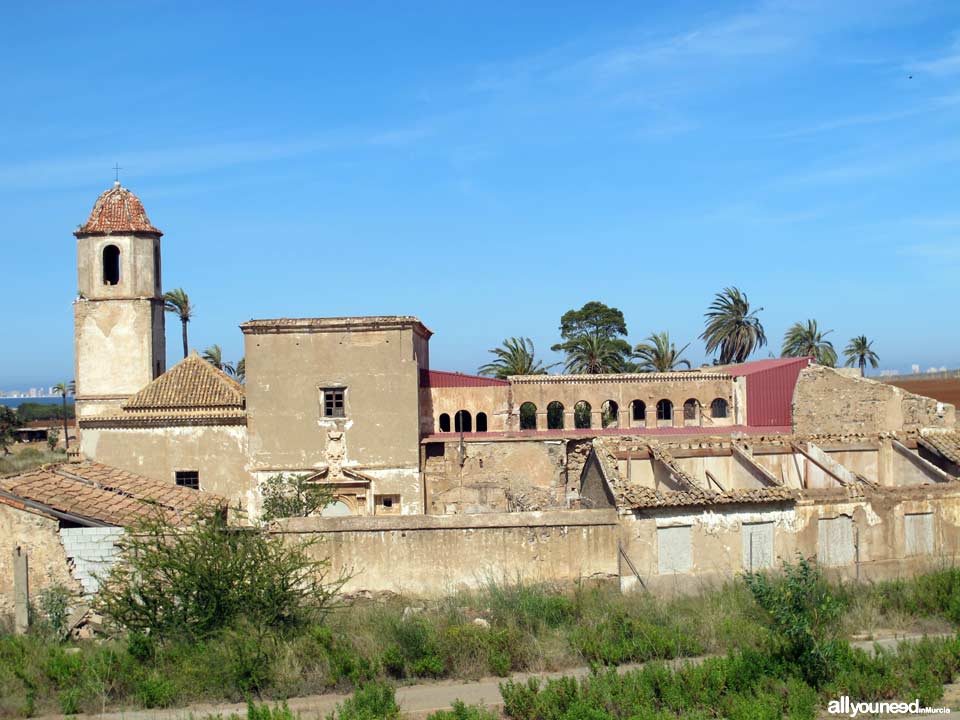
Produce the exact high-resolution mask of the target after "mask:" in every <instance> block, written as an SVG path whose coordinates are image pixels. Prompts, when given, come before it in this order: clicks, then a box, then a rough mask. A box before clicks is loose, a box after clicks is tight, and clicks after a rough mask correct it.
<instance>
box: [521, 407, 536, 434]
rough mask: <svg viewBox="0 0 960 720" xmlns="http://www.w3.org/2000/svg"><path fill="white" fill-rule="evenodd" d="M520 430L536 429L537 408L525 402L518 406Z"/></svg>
mask: <svg viewBox="0 0 960 720" xmlns="http://www.w3.org/2000/svg"><path fill="white" fill-rule="evenodd" d="M520 429H521V430H536V429H537V406H536V405H534V404H533V403H532V402H525V403H524V404H523V405H521V406H520Z"/></svg>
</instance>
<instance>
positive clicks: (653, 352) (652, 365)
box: [633, 330, 690, 372]
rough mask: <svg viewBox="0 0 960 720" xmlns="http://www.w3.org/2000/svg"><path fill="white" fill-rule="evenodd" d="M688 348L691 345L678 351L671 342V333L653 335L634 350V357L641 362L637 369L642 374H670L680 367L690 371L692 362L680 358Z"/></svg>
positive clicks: (688, 344) (664, 332)
mask: <svg viewBox="0 0 960 720" xmlns="http://www.w3.org/2000/svg"><path fill="white" fill-rule="evenodd" d="M688 347H690V343H687V344H686V345H684V346H683V347H682V348H680V349H679V350H677V346H676V345H674V344H673V343H672V342H670V333H669V332H667V331H666V330H664V331H663V332H661V333H652V334H651V335H650V336H649V337H648V338H647V341H646V342H642V343H640V344H639V345H637V347H635V348H634V350H633V354H634V357H636V358H637V359H638V360H639V361H640V362H639V363H637V366H636V368H637V370H638V371H640V372H670V371H671V370H676V369H678V368H680V367H686V368H688V369H689V368H690V361H689V360H687V359H686V358H681V357H680V356H681V355H683V351H684V350H686V349H687V348H688Z"/></svg>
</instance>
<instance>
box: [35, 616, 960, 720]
mask: <svg viewBox="0 0 960 720" xmlns="http://www.w3.org/2000/svg"><path fill="white" fill-rule="evenodd" d="M922 637H952V633H938V634H936V635H900V636H893V637H887V638H882V639H879V640H862V641H858V642H853V643H851V645H853V646H854V647H858V648H862V649H864V650H872V649H873V647H874V646H875V645H879V646H880V647H882V648H884V649H894V648H896V646H897V644H898V643H901V642H905V641H906V642H912V641H916V640H919V639H920V638H922ZM707 657H709V656H707V655H703V656H699V657H694V658H679V659H677V660H674V661H672V662H671V663H670V664H671V665H681V664H683V663H699V662H703V661H704V660H705V659H706V658H707ZM639 667H642V664H630V665H621V666H620V667H619V668H617V672H620V673H624V672H627V671H628V670H633V669H636V668H639ZM589 673H590V670H589V669H588V668H585V667H578V668H569V669H567V670H561V671H558V672H550V673H515V674H513V675H511V676H510V678H509V679H511V680H516V681H518V682H526V681H527V679H528V678H531V677H536V678H540V679H547V678H559V677H564V676H566V677H571V676H573V677H584V676H586V675H588V674H589ZM506 679H507V678H484V679H482V680H478V681H475V682H463V681H459V680H447V681H442V682H433V683H427V684H423V685H407V686H405V687H399V688H397V702H398V703H399V704H400V707H401V709H402V710H403V712H404V714H405V717H406V718H409V720H420V719H421V718H425V717H426V716H427V715H428V714H430V713H432V712H436V711H437V710H446V709H447V708H449V707H450V705H452V704H453V701H454V700H462V701H463V702H465V703H467V704H468V705H477V704H482V705H486V706H487V707H490V708H500V707H502V706H503V701H502V699H501V698H500V683H501V682H504V680H506ZM948 695H949V696H950V698H951V700H953V701H956V700H958V697H957V692H956V690H955V689H952V690H951V693H948ZM348 697H349V695H337V694H327V695H306V696H303V697H297V698H291V699H289V700H288V701H287V705H288V706H289V707H290V709H291V710H292V711H293V712H295V713H300V714H301V716H302V717H303V718H304V720H308V719H311V718H324V717H326V715H327V713H329V712H332V711H333V710H334V709H335V708H336V706H337V704H338V703H342V702H343V701H344V700H345V699H346V698H348ZM944 701H945V702H946V701H947V696H945V697H944ZM246 711H247V707H246V705H245V704H243V703H222V704H216V703H196V704H193V705H189V706H187V707H182V708H167V709H165V710H130V711H121V712H108V713H105V714H103V715H96V716H84V715H73V716H71V717H73V718H84V717H99V718H102V719H103V720H186V718H188V717H191V716H192V717H193V718H197V719H198V720H199V719H200V718H203V717H205V716H206V715H223V716H224V717H226V716H228V715H230V713H237V714H239V715H241V716H243V717H245V716H246ZM61 718H64V716H63V715H47V716H43V717H41V718H36V719H35V720H60V719H61Z"/></svg>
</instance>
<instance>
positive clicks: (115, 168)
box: [113, 163, 123, 182]
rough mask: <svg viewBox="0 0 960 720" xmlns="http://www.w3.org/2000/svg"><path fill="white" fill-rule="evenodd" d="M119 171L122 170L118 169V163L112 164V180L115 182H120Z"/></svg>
mask: <svg viewBox="0 0 960 720" xmlns="http://www.w3.org/2000/svg"><path fill="white" fill-rule="evenodd" d="M121 170H123V168H122V167H120V164H119V163H114V164H113V172H114V177H113V179H114V180H115V181H116V182H120V171H121Z"/></svg>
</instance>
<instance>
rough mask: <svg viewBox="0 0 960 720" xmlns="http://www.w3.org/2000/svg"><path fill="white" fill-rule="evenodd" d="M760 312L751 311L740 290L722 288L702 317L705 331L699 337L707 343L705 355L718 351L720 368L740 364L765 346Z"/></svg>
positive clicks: (744, 294)
mask: <svg viewBox="0 0 960 720" xmlns="http://www.w3.org/2000/svg"><path fill="white" fill-rule="evenodd" d="M761 310H763V308H757V309H756V310H751V309H750V302H749V301H748V300H747V295H746V293H742V292H740V289H739V288H735V287H728V288H724V289H723V292H719V293H717V294H716V296H715V297H714V299H713V303H711V305H710V310H709V311H708V312H706V313H705V314H704V317H705V318H706V319H707V325H706V328H705V329H704V331H703V334H702V335H701V336H700V339H701V340H704V341H706V344H707V353H713V352H716V350H717V349H718V348H719V349H720V364H721V365H726V364H728V363H741V362H743V361H744V360H746V359H747V358H748V357H750V354H751V353H753V351H754V350H758V349H759V348H762V347H763V346H764V345H766V344H767V336H766V334H765V333H764V332H763V325H761V324H760V318H758V317H757V313H758V312H760V311H761Z"/></svg>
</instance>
